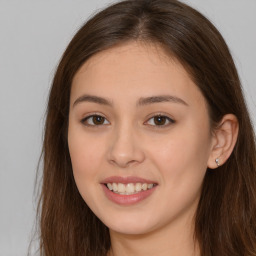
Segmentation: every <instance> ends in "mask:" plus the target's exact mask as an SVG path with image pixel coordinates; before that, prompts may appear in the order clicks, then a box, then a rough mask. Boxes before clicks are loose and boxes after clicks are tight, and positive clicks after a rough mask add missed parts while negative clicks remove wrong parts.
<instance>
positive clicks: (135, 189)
mask: <svg viewBox="0 0 256 256" xmlns="http://www.w3.org/2000/svg"><path fill="white" fill-rule="evenodd" d="M105 185H106V186H107V188H108V189H109V190H111V191H113V192H114V193H116V194H119V195H133V194H137V193H140V192H141V191H146V190H149V189H152V188H153V187H154V186H156V184H153V183H149V184H148V183H128V184H124V183H115V182H113V183H107V184H105Z"/></svg>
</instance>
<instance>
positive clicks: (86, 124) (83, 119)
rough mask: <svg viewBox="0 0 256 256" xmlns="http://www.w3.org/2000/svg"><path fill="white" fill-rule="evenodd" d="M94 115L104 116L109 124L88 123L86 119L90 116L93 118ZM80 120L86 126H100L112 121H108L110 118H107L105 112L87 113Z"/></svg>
mask: <svg viewBox="0 0 256 256" xmlns="http://www.w3.org/2000/svg"><path fill="white" fill-rule="evenodd" d="M94 116H100V117H102V118H104V122H105V121H107V122H108V124H98V125H96V124H88V123H86V121H87V120H88V119H89V118H92V117H94ZM80 122H81V123H82V124H83V125H85V126H91V127H100V126H103V125H109V124H110V122H109V121H108V119H107V118H106V117H105V116H104V115H103V114H100V113H97V112H95V113H90V114H87V115H86V116H85V117H83V118H82V119H81V121H80Z"/></svg>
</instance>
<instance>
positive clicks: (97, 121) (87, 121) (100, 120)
mask: <svg viewBox="0 0 256 256" xmlns="http://www.w3.org/2000/svg"><path fill="white" fill-rule="evenodd" d="M81 122H82V123H83V124H84V125H87V126H100V125H106V124H110V123H109V121H108V120H107V119H106V118H105V117H103V116H100V115H90V116H87V117H85V118H84V119H82V121H81Z"/></svg>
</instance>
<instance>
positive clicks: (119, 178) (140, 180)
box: [102, 176, 156, 184]
mask: <svg viewBox="0 0 256 256" xmlns="http://www.w3.org/2000/svg"><path fill="white" fill-rule="evenodd" d="M102 183H103V184H107V183H123V184H128V183H147V184H156V182H155V181H152V180H148V179H144V178H140V177H136V176H128V177H122V176H111V177H108V178H106V179H104V180H103V181H102Z"/></svg>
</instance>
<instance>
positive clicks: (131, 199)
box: [101, 184, 156, 205]
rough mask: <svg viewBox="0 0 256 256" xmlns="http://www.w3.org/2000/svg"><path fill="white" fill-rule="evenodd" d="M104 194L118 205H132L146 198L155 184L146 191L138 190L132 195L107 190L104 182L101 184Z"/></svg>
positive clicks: (153, 189) (152, 190)
mask: <svg viewBox="0 0 256 256" xmlns="http://www.w3.org/2000/svg"><path fill="white" fill-rule="evenodd" d="M101 185H102V188H103V191H104V192H105V195H106V196H107V198H108V199H109V200H111V201H112V202H114V203H116V204H120V205H132V204H136V203H139V202H141V201H143V200H144V199H146V198H148V197H149V196H150V195H151V194H152V193H153V192H154V191H155V189H156V186H155V187H153V188H151V189H148V190H146V191H142V192H138V193H136V194H132V195H120V194H117V193H114V192H112V191H111V190H109V189H108V188H107V187H106V186H105V185H104V184H101Z"/></svg>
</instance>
